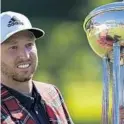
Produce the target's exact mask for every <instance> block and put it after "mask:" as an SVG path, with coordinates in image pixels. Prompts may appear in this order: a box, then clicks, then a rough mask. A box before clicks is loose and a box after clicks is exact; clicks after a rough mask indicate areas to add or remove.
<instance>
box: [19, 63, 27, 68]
mask: <svg viewBox="0 0 124 124" xmlns="http://www.w3.org/2000/svg"><path fill="white" fill-rule="evenodd" d="M28 67H29V64H23V65H19V66H18V68H28Z"/></svg>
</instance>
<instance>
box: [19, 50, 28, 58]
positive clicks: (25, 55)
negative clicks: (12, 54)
mask: <svg viewBox="0 0 124 124" xmlns="http://www.w3.org/2000/svg"><path fill="white" fill-rule="evenodd" d="M19 57H20V58H21V59H24V60H27V59H29V58H30V53H29V51H28V50H27V49H26V48H23V49H21V50H20V52H19Z"/></svg>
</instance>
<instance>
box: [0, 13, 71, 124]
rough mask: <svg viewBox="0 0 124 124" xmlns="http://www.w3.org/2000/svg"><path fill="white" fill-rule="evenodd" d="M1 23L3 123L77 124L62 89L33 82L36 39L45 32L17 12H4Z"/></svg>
mask: <svg viewBox="0 0 124 124" xmlns="http://www.w3.org/2000/svg"><path fill="white" fill-rule="evenodd" d="M0 20H1V39H0V43H1V123H2V124H73V122H72V120H71V118H70V116H69V113H68V111H67V108H66V106H65V103H64V101H63V98H62V96H61V94H60V92H59V90H58V89H57V88H56V87H55V86H53V85H51V84H45V83H41V82H37V81H34V80H32V78H33V75H34V72H35V70H36V68H37V65H38V57H37V48H36V44H35V40H36V39H37V38H40V37H43V36H44V31H43V30H41V29H38V28H33V27H32V26H31V23H30V21H29V20H28V18H27V17H25V16H24V15H22V14H19V13H16V12H11V11H8V12H3V13H1V14H0Z"/></svg>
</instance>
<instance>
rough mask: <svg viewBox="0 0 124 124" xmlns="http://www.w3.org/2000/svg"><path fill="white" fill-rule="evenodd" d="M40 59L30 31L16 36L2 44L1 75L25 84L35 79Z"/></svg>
mask: <svg viewBox="0 0 124 124" xmlns="http://www.w3.org/2000/svg"><path fill="white" fill-rule="evenodd" d="M37 63H38V57H37V48H36V44H35V37H34V35H33V34H32V33H31V32H29V31H22V32H19V33H16V34H14V35H13V36H11V37H10V38H9V39H7V40H6V41H5V42H4V43H3V44H1V75H2V76H3V77H4V78H7V79H12V80H14V81H18V82H25V81H28V80H30V79H31V78H32V77H33V74H34V72H35V70H36V68H37Z"/></svg>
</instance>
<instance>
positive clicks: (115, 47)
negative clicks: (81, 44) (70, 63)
mask: <svg viewBox="0 0 124 124" xmlns="http://www.w3.org/2000/svg"><path fill="white" fill-rule="evenodd" d="M84 30H85V32H86V34H87V38H88V42H89V44H90V46H91V48H92V49H93V51H95V53H96V54H97V55H99V56H100V57H101V58H102V59H103V101H102V123H103V124H109V117H108V116H109V115H108V112H109V90H110V87H109V82H110V77H111V76H110V75H111V73H112V119H111V120H112V124H120V123H121V122H120V115H119V108H120V106H124V1H123V2H114V3H110V4H106V5H103V6H100V7H98V8H96V9H94V10H93V11H91V12H90V13H89V15H88V16H87V17H86V19H85V21H84ZM111 70H112V71H111ZM123 123H124V122H123Z"/></svg>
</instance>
